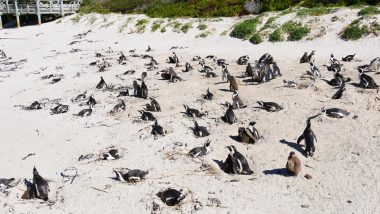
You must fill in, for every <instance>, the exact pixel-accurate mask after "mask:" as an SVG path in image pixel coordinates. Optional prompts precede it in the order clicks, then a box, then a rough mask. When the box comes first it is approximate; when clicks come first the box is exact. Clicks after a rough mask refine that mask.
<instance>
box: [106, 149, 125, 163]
mask: <svg viewBox="0 0 380 214" xmlns="http://www.w3.org/2000/svg"><path fill="white" fill-rule="evenodd" d="M120 157H121V156H120V155H119V150H118V149H110V150H108V151H107V152H105V153H103V154H102V157H101V159H102V160H117V159H120Z"/></svg>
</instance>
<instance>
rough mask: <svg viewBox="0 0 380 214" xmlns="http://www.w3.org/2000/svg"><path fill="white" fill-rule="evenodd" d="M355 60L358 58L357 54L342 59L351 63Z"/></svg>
mask: <svg viewBox="0 0 380 214" xmlns="http://www.w3.org/2000/svg"><path fill="white" fill-rule="evenodd" d="M355 58H356V54H352V55H347V56H345V57H343V58H342V61H343V62H351V61H352V60H354V59H355Z"/></svg>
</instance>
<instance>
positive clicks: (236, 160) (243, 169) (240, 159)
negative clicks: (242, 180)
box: [227, 145, 253, 175]
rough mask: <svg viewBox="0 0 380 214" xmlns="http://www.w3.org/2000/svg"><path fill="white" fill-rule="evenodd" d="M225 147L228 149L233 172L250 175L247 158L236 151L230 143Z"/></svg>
mask: <svg viewBox="0 0 380 214" xmlns="http://www.w3.org/2000/svg"><path fill="white" fill-rule="evenodd" d="M227 148H228V150H229V151H230V154H229V155H230V156H231V159H232V168H233V172H234V174H241V175H252V174H253V171H252V170H251V169H250V167H249V164H248V161H247V159H246V158H245V157H244V156H243V155H242V154H241V153H240V152H238V151H237V149H236V148H235V146H233V145H230V146H227Z"/></svg>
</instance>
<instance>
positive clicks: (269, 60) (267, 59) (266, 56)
mask: <svg viewBox="0 0 380 214" xmlns="http://www.w3.org/2000/svg"><path fill="white" fill-rule="evenodd" d="M258 62H259V64H267V65H269V64H272V63H273V57H272V55H270V54H268V53H265V54H264V55H262V56H261V57H260V59H259V61H258Z"/></svg>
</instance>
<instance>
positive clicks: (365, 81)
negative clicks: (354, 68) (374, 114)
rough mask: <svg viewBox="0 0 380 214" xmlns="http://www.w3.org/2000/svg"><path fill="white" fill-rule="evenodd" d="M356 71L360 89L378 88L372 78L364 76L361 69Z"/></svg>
mask: <svg viewBox="0 0 380 214" xmlns="http://www.w3.org/2000/svg"><path fill="white" fill-rule="evenodd" d="M358 71H359V79H360V83H359V85H360V87H362V88H368V89H375V88H379V86H378V85H377V84H376V82H375V80H373V78H372V77H370V76H369V75H367V74H365V73H364V70H363V69H361V68H359V69H358Z"/></svg>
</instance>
